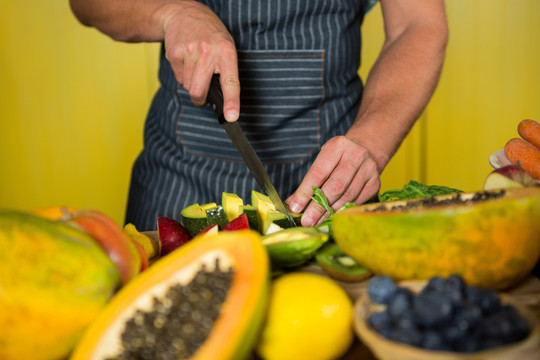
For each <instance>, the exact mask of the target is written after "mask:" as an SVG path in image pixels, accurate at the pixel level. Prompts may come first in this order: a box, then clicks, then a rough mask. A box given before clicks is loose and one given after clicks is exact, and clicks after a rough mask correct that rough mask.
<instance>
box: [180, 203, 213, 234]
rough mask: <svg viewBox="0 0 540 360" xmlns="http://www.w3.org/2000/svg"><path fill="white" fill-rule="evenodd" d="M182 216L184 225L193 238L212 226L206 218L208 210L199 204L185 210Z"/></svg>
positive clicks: (181, 213)
mask: <svg viewBox="0 0 540 360" xmlns="http://www.w3.org/2000/svg"><path fill="white" fill-rule="evenodd" d="M180 216H181V218H182V224H183V225H184V227H185V228H186V230H187V231H188V232H189V234H190V235H191V236H192V237H193V236H195V235H197V234H198V233H199V232H200V231H201V230H202V229H204V228H206V227H207V226H208V225H210V222H209V221H208V217H207V216H206V210H204V209H203V207H202V206H201V205H199V204H198V203H195V204H191V205H189V206H186V207H185V208H183V209H182V211H181V212H180Z"/></svg>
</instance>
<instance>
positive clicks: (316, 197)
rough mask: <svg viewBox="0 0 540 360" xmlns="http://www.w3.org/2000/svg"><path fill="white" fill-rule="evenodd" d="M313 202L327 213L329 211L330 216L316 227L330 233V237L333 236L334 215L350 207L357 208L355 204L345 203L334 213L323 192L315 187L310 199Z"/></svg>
mask: <svg viewBox="0 0 540 360" xmlns="http://www.w3.org/2000/svg"><path fill="white" fill-rule="evenodd" d="M310 199H311V200H313V201H315V202H316V203H317V204H319V205H321V206H322V207H323V208H324V209H325V210H326V211H328V214H329V215H328V216H327V217H326V218H324V219H323V221H321V223H320V224H319V225H317V226H316V228H317V229H318V230H319V231H322V232H325V233H328V234H329V235H330V236H332V215H334V213H335V212H340V211H341V210H345V209H348V208H350V207H353V206H356V205H355V204H354V203H350V202H348V203H345V204H344V205H343V206H342V207H341V208H339V210H337V211H334V209H332V207H331V206H330V205H329V204H328V199H327V198H326V196H325V195H324V193H323V191H322V190H321V189H319V188H318V187H315V186H313V196H311V197H310Z"/></svg>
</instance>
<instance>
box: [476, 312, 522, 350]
mask: <svg viewBox="0 0 540 360" xmlns="http://www.w3.org/2000/svg"><path fill="white" fill-rule="evenodd" d="M483 327H484V328H483V333H484V336H486V337H488V338H492V339H499V340H500V342H501V343H502V344H507V343H512V342H515V341H519V340H523V339H524V338H525V337H527V335H528V334H529V326H528V324H527V323H526V322H525V320H523V319H522V318H521V316H520V315H519V313H518V312H517V310H516V309H515V308H514V307H513V306H510V305H504V306H501V307H500V308H499V309H498V310H497V311H496V312H494V313H492V314H491V315H489V316H488V317H487V318H486V319H485V320H484V322H483Z"/></svg>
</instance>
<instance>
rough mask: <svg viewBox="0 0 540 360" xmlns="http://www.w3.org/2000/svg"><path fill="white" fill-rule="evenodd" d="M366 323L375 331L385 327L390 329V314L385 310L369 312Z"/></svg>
mask: <svg viewBox="0 0 540 360" xmlns="http://www.w3.org/2000/svg"><path fill="white" fill-rule="evenodd" d="M368 324H369V326H371V327H372V328H373V330H375V331H377V332H379V333H380V332H381V331H383V330H385V329H390V327H391V321H390V315H389V314H388V312H387V311H381V312H376V313H373V314H371V316H370V317H369V318H368Z"/></svg>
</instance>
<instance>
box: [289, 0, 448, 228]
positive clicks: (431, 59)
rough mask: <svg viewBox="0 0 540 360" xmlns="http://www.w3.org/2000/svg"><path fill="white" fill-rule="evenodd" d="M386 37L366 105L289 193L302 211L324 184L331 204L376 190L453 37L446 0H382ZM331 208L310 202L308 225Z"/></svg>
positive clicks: (356, 200) (338, 204) (428, 94)
mask: <svg viewBox="0 0 540 360" xmlns="http://www.w3.org/2000/svg"><path fill="white" fill-rule="evenodd" d="M381 7H382V12H383V17H384V22H385V35H386V39H385V43H384V45H383V47H382V49H381V53H380V54H379V57H378V59H377V61H376V62H375V64H374V66H373V68H372V69H371V72H370V74H369V76H368V78H367V81H366V86H365V89H364V94H363V99H362V104H361V106H360V109H359V112H358V115H357V117H356V120H355V122H354V124H353V125H352V126H351V128H350V129H349V131H348V132H347V133H346V134H345V136H337V137H335V138H332V139H330V141H328V142H327V143H326V144H325V145H324V146H323V147H322V149H321V152H320V153H319V155H318V156H317V158H316V159H315V162H314V163H313V165H312V167H311V168H310V169H309V171H308V172H307V174H306V176H305V177H304V180H303V181H302V183H301V184H300V186H299V188H298V190H297V191H296V192H295V193H294V194H293V195H291V197H289V199H287V202H288V203H289V204H290V205H291V209H292V210H293V211H301V210H302V209H304V207H305V206H306V205H307V204H308V203H309V196H311V195H312V194H313V192H312V186H317V187H320V188H321V189H322V190H323V192H324V193H325V195H326V196H327V197H328V201H329V204H330V205H331V206H332V207H333V208H334V209H336V210H337V209H339V208H340V207H341V206H343V204H345V203H346V202H354V203H356V204H361V203H363V202H365V201H367V200H369V199H370V198H371V197H373V196H374V195H376V194H377V192H378V190H379V188H380V178H379V175H380V173H381V172H382V171H383V169H384V167H385V166H386V164H387V163H388V161H390V159H391V157H392V156H393V155H394V153H395V152H396V150H397V149H398V147H399V146H400V144H401V142H402V141H403V139H404V138H405V136H406V135H407V134H408V132H409V131H410V129H411V127H412V126H413V124H414V122H415V121H416V119H417V118H418V116H419V115H420V113H421V112H422V110H423V109H424V107H425V106H426V104H427V103H428V101H429V99H430V97H431V95H432V94H433V91H434V90H435V87H436V84H437V82H438V79H439V75H440V72H441V69H442V64H443V60H444V56H445V49H446V43H447V41H448V27H447V21H446V13H445V8H444V0H424V1H420V0H381ZM323 215H324V209H322V208H321V207H320V206H319V205H317V204H315V203H313V202H311V203H309V205H308V206H307V208H306V209H305V211H304V216H303V218H302V224H303V225H305V226H309V225H314V224H316V223H317V222H319V221H320V220H321V218H322V217H323Z"/></svg>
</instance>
